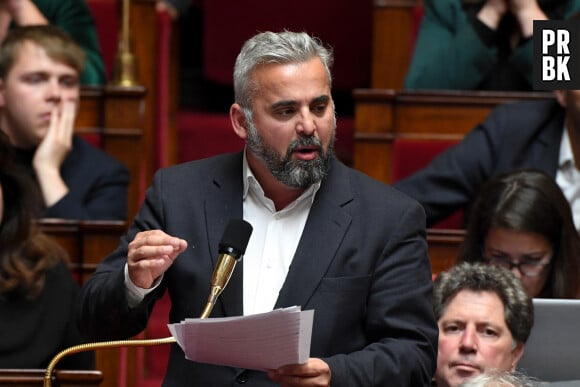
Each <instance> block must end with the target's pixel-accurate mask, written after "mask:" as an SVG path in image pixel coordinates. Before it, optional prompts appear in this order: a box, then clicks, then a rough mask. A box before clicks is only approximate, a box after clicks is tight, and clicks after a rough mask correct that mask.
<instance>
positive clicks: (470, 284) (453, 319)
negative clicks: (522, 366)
mask: <svg viewBox="0 0 580 387" xmlns="http://www.w3.org/2000/svg"><path fill="white" fill-rule="evenodd" d="M434 286H435V287H434V291H433V311H434V313H435V318H436V319H437V323H438V325H439V348H438V357H437V371H436V372H435V382H436V385H437V387H457V386H459V385H461V383H462V382H464V381H466V380H468V379H470V378H472V377H474V376H476V375H479V374H481V373H484V372H488V371H514V370H515V369H516V365H517V362H518V361H519V359H520V358H521V356H522V354H523V352H524V345H525V342H526V340H527V339H528V337H529V335H530V331H531V329H532V326H533V323H534V308H533V303H532V299H531V298H530V297H529V296H528V295H527V294H526V292H525V290H524V288H523V286H522V284H521V282H520V280H519V279H517V278H516V277H515V276H514V275H513V274H512V273H511V272H509V271H508V270H506V269H503V268H501V267H496V266H492V265H488V264H484V263H475V264H474V263H467V262H466V263H461V264H459V265H456V266H454V267H453V268H451V269H450V270H449V271H447V272H443V273H441V274H439V275H438V276H437V278H436V279H435V285H434Z"/></svg>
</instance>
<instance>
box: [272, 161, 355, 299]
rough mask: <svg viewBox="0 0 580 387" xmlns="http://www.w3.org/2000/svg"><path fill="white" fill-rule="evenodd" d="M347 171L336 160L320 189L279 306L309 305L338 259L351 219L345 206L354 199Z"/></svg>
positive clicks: (282, 290)
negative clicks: (339, 249) (336, 257)
mask: <svg viewBox="0 0 580 387" xmlns="http://www.w3.org/2000/svg"><path fill="white" fill-rule="evenodd" d="M346 171H347V168H346V167H345V166H344V165H342V164H340V163H338V162H337V161H334V162H333V165H332V168H331V171H330V172H329V175H328V177H327V178H326V180H325V181H324V182H323V183H322V185H321V187H320V189H319V190H318V192H317V194H316V199H315V201H314V203H313V205H312V208H311V210H310V215H309V216H308V220H307V222H306V225H305V227H304V232H303V233H302V237H301V238H300V242H299V244H298V248H297V249H296V253H295V255H294V259H293V260H292V264H291V265H290V269H289V271H288V275H287V276H286V280H285V282H284V285H283V286H282V289H281V290H280V294H279V296H278V300H277V301H276V306H275V308H281V307H286V306H293V305H306V304H307V303H308V301H309V300H310V298H311V297H312V295H313V294H314V292H315V290H316V288H317V287H318V285H319V283H320V281H321V279H322V278H323V277H324V275H325V273H326V271H327V269H328V267H329V265H330V264H331V262H332V260H333V259H334V257H335V255H336V251H337V249H338V246H339V245H340V242H341V241H342V239H343V237H344V234H345V233H346V231H347V229H348V227H349V225H350V222H351V216H350V214H349V213H348V212H346V211H345V210H343V209H342V206H343V205H344V204H346V203H348V202H350V201H351V200H352V199H353V195H352V190H351V186H350V180H349V177H348V174H347V173H346Z"/></svg>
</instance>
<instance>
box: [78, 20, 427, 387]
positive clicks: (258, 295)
mask: <svg viewBox="0 0 580 387" xmlns="http://www.w3.org/2000/svg"><path fill="white" fill-rule="evenodd" d="M331 65H332V52H331V51H330V49H328V48H327V47H325V46H324V45H323V44H321V42H320V41H319V40H318V39H315V38H313V37H311V36H309V35H308V34H306V33H294V32H289V31H284V32H280V33H274V32H264V33H260V34H258V35H256V36H254V37H253V38H251V39H249V40H248V41H247V42H246V43H245V44H244V46H243V48H242V50H241V52H240V54H239V55H238V58H237V60H236V64H235V69H234V89H235V103H233V104H232V106H231V108H230V118H231V122H232V126H233V130H234V132H235V133H236V134H237V135H238V136H239V137H240V138H242V139H243V140H245V141H246V148H245V149H244V151H242V152H240V153H237V154H229V155H220V156H216V157H212V158H208V159H204V160H198V161H193V162H189V163H185V164H182V165H178V166H174V167H169V168H166V169H163V170H161V171H159V172H157V174H156V176H155V178H154V181H153V185H152V187H151V188H150V189H149V190H148V191H147V195H146V198H145V201H144V204H143V206H142V207H141V209H140V210H139V213H138V214H137V216H136V218H135V220H134V222H133V224H132V225H131V226H130V228H129V230H128V232H127V234H126V235H125V237H124V238H122V240H121V244H120V246H119V248H118V249H116V250H115V251H114V252H113V253H112V254H111V255H109V256H108V257H107V258H105V260H104V261H103V262H102V263H101V264H100V265H99V267H98V268H97V271H96V273H95V274H94V275H93V276H91V278H90V279H89V280H88V282H87V283H86V284H85V286H84V288H83V289H82V291H81V297H80V298H81V304H82V305H81V312H80V323H81V330H82V331H83V332H84V333H85V334H86V335H87V336H88V337H90V338H91V339H96V340H99V339H121V338H128V337H132V336H134V335H136V334H138V333H139V332H140V331H141V330H142V329H143V327H145V326H146V323H147V319H148V316H149V312H150V311H151V309H152V308H153V305H154V303H155V301H156V300H157V299H159V298H160V297H161V296H162V295H163V293H164V292H165V291H168V292H169V295H170V297H171V305H172V309H171V313H170V319H171V322H173V323H175V322H181V321H182V320H183V319H185V318H189V317H197V316H199V315H200V313H201V312H202V310H203V309H204V306H205V300H206V297H207V292H208V288H209V284H210V280H211V276H212V269H213V266H214V265H215V261H216V257H217V246H218V241H219V236H220V235H221V234H222V232H223V229H224V225H225V224H226V223H227V221H228V220H229V219H230V218H238V219H239V218H243V219H244V220H246V221H248V222H249V223H250V224H251V225H252V226H253V233H252V237H251V238H250V240H249V244H248V247H247V249H246V253H245V255H244V259H243V261H242V262H241V264H242V266H241V267H240V268H239V269H238V270H237V271H234V273H233V275H232V278H231V280H230V284H229V286H228V287H227V288H226V289H225V290H224V291H223V293H222V296H221V298H220V300H219V302H218V303H217V304H216V306H215V309H214V313H213V316H215V317H223V316H239V315H251V314H256V313H261V312H268V311H271V310H272V309H277V308H283V307H290V306H293V305H300V306H301V307H302V309H305V310H306V309H313V310H314V311H315V312H314V323H313V329H312V342H311V347H310V358H309V359H308V360H307V361H306V362H305V363H303V364H288V365H283V366H281V367H279V368H277V369H272V370H268V372H264V371H258V370H246V369H239V368H233V367H224V366H216V365H208V364H201V363H197V362H193V361H189V360H187V359H186V358H185V356H184V354H183V352H182V351H181V349H180V347H179V346H178V345H176V344H174V345H173V346H172V349H171V355H170V359H169V363H168V367H167V372H166V375H165V380H164V383H163V385H164V386H165V387H174V386H192V385H196V386H211V387H221V386H233V385H236V384H247V385H249V386H260V387H261V386H277V385H281V386H288V387H290V386H293V387H297V386H330V385H332V386H333V387H341V386H344V387H357V386H360V387H373V386H377V387H378V386H381V387H382V386H401V387H408V386H426V385H428V384H429V383H430V382H431V379H432V376H433V373H434V372H435V364H436V353H437V349H436V348H437V347H436V346H437V324H436V322H435V319H434V317H433V310H432V308H431V305H430V300H431V296H432V289H433V283H432V281H431V268H430V264H429V258H428V255H427V244H426V240H425V213H424V211H423V209H422V208H421V206H420V205H419V204H418V203H417V202H415V201H414V200H412V199H410V198H408V197H407V196H405V195H404V194H402V193H401V192H399V191H397V190H395V189H393V188H392V187H389V186H387V185H385V184H383V183H380V182H378V181H376V180H373V179H371V178H369V177H368V176H365V175H363V174H362V173H360V172H358V171H355V170H354V169H351V168H348V167H347V166H345V165H344V164H342V163H341V162H340V161H339V160H338V159H337V158H336V157H334V154H333V143H334V137H335V127H336V118H335V114H334V102H333V99H332V94H331V77H330V67H331ZM188 246H189V247H188ZM248 350H249V351H251V348H248Z"/></svg>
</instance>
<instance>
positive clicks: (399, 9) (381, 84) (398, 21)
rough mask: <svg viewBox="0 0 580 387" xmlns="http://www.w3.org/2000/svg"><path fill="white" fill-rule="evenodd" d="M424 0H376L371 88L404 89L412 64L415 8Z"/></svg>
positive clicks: (374, 7)
mask: <svg viewBox="0 0 580 387" xmlns="http://www.w3.org/2000/svg"><path fill="white" fill-rule="evenodd" d="M420 3H421V0H375V1H374V6H373V48H372V78H371V87H374V88H395V89H399V88H402V87H403V83H404V81H405V76H406V75H407V69H408V67H409V64H410V63H411V57H412V52H411V50H412V48H411V47H412V44H413V27H414V23H415V21H414V15H413V12H414V8H415V7H416V6H417V5H419V4H420Z"/></svg>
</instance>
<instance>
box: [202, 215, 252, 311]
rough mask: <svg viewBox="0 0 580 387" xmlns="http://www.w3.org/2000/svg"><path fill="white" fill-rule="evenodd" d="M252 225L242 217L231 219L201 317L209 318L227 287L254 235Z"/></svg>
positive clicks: (223, 237)
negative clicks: (251, 236)
mask: <svg viewBox="0 0 580 387" xmlns="http://www.w3.org/2000/svg"><path fill="white" fill-rule="evenodd" d="M252 230H253V229H252V225H251V224H250V223H248V222H246V221H245V220H242V219H231V220H230V221H229V223H228V224H227V226H226V229H225V231H224V234H223V236H222V239H221V241H220V243H219V250H218V252H219V258H218V262H217V265H216V267H215V269H214V271H213V275H212V278H211V290H210V293H209V296H208V298H207V304H206V305H205V308H204V310H203V312H202V313H201V316H200V317H199V318H207V317H209V315H210V314H211V311H212V309H213V307H214V305H215V303H216V301H217V299H218V297H219V295H220V294H221V293H222V291H223V290H224V289H225V287H226V285H227V284H228V281H229V280H230V277H231V276H232V273H233V272H234V268H235V267H236V263H237V262H238V261H240V260H241V259H242V257H243V256H244V253H245V252H246V247H247V246H248V241H249V240H250V235H252Z"/></svg>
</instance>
